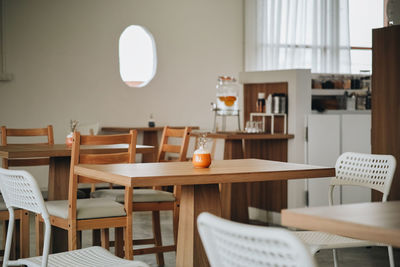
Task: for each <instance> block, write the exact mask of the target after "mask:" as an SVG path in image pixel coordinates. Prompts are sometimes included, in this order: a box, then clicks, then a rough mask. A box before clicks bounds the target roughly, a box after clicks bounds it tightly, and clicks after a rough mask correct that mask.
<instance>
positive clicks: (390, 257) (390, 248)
mask: <svg viewBox="0 0 400 267" xmlns="http://www.w3.org/2000/svg"><path fill="white" fill-rule="evenodd" d="M387 248H388V253H389V263H390V267H394V257H393V248H392V246H388V247H387Z"/></svg>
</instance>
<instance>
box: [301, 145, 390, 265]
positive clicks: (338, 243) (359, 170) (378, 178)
mask: <svg viewBox="0 0 400 267" xmlns="http://www.w3.org/2000/svg"><path fill="white" fill-rule="evenodd" d="M335 169H336V177H334V178H332V180H331V184H330V187H329V205H332V204H333V189H334V187H335V186H338V185H344V186H348V185H350V186H363V187H368V188H371V189H375V190H378V191H380V192H382V193H383V197H382V201H383V202H384V201H386V200H387V197H388V195H389V191H390V186H391V184H392V179H393V175H394V171H395V169H396V159H395V158H394V157H393V156H391V155H374V154H362V153H354V152H346V153H343V154H342V155H341V156H340V157H339V158H338V159H337V161H336V166H335ZM295 234H296V235H297V237H299V238H300V239H301V240H302V241H303V242H304V243H306V244H307V245H308V246H309V248H310V251H311V253H312V254H315V253H316V252H317V251H319V250H321V249H333V260H334V266H335V267H336V266H338V259H337V254H336V251H335V248H349V247H366V246H377V245H382V246H386V245H383V244H377V243H374V242H371V241H366V240H358V239H352V238H347V237H343V236H338V235H334V234H328V233H323V232H317V231H299V232H295ZM388 252H389V262H390V266H391V267H394V259H393V249H392V247H391V246H388Z"/></svg>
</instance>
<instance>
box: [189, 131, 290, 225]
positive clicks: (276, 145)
mask: <svg viewBox="0 0 400 267" xmlns="http://www.w3.org/2000/svg"><path fill="white" fill-rule="evenodd" d="M201 134H202V132H201V131H193V132H192V134H191V135H192V136H200V135H201ZM207 138H216V139H223V140H224V142H225V146H224V159H245V158H257V159H268V160H276V161H287V160H288V159H287V154H288V148H287V143H288V140H289V139H292V138H294V135H293V134H269V133H245V132H217V133H207ZM221 190H222V198H223V199H224V200H223V201H224V202H226V203H228V202H231V203H229V205H231V206H233V207H236V208H235V209H232V211H231V213H229V214H228V213H224V214H223V217H224V218H226V219H231V220H234V221H238V222H243V223H247V222H248V219H249V214H248V208H247V207H245V206H244V205H240V204H239V205H238V203H239V202H242V203H243V202H247V205H248V206H251V207H256V208H259V209H263V210H269V211H276V212H280V211H281V209H285V208H287V181H286V180H281V181H266V182H258V183H251V184H247V183H236V184H223V185H221ZM231 195H234V196H235V197H234V198H232V197H231ZM239 207H242V208H241V209H240V208H239Z"/></svg>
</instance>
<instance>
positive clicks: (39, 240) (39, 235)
mask: <svg viewBox="0 0 400 267" xmlns="http://www.w3.org/2000/svg"><path fill="white" fill-rule="evenodd" d="M39 218H40V217H39V215H36V216H35V230H36V231H35V232H36V242H35V243H36V256H41V255H42V253H43V223H42V222H41V221H40V219H39Z"/></svg>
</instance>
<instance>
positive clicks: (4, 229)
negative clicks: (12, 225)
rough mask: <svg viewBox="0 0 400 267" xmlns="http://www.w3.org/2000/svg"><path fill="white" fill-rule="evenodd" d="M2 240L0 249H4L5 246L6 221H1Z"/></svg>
mask: <svg viewBox="0 0 400 267" xmlns="http://www.w3.org/2000/svg"><path fill="white" fill-rule="evenodd" d="M2 224H3V227H2V229H3V242H2V244H1V249H2V250H4V249H5V247H6V238H7V226H8V221H3V223H2Z"/></svg>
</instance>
